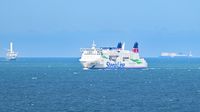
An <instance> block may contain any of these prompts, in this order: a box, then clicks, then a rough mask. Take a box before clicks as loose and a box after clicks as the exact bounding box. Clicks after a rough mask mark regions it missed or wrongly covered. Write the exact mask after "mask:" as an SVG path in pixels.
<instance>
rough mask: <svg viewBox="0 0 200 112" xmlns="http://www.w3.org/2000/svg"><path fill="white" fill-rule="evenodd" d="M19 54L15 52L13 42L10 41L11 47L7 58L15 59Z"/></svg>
mask: <svg viewBox="0 0 200 112" xmlns="http://www.w3.org/2000/svg"><path fill="white" fill-rule="evenodd" d="M17 54H18V53H16V52H14V50H13V43H12V42H10V48H9V49H8V51H7V54H6V55H7V59H9V60H15V59H16V58H17Z"/></svg>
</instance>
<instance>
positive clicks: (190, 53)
mask: <svg viewBox="0 0 200 112" xmlns="http://www.w3.org/2000/svg"><path fill="white" fill-rule="evenodd" d="M160 57H170V58H173V57H192V52H191V51H190V52H189V54H184V53H175V52H162V53H161V54H160Z"/></svg>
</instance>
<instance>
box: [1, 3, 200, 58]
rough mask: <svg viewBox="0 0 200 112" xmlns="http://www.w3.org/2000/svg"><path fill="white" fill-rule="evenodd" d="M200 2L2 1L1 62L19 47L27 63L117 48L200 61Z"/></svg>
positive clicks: (144, 54) (146, 55)
mask: <svg viewBox="0 0 200 112" xmlns="http://www.w3.org/2000/svg"><path fill="white" fill-rule="evenodd" d="M199 4H200V1H198V0H167V1H162V0H151V1H149V0H140V1H138V0H123V1H122V0H101V1H94V0H1V1H0V15H1V16H0V56H2V55H4V51H5V50H6V49H7V48H8V46H9V42H11V41H12V42H13V43H14V50H16V51H18V52H19V56H22V57H78V56H80V50H79V49H80V48H82V47H91V44H92V41H93V40H94V41H95V42H96V44H97V46H99V47H101V46H116V45H117V43H118V42H119V41H122V42H125V43H126V47H125V48H126V49H130V50H131V49H132V47H133V44H134V42H136V41H137V42H139V48H140V54H141V55H142V56H145V57H152V56H159V55H160V52H177V53H178V52H182V53H189V51H192V54H193V55H194V56H200V50H199V49H198V48H199V47H200V45H199V42H200V38H199V37H200V21H199V20H200V14H199V11H200V7H199Z"/></svg>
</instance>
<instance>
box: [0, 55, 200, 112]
mask: <svg viewBox="0 0 200 112" xmlns="http://www.w3.org/2000/svg"><path fill="white" fill-rule="evenodd" d="M147 60H148V63H149V68H148V69H127V70H86V71H84V70H82V67H81V65H80V63H79V62H78V59H77V58H21V59H18V60H16V61H12V62H8V61H6V60H4V59H0V112H199V111H200V58H194V59H159V58H149V59H147Z"/></svg>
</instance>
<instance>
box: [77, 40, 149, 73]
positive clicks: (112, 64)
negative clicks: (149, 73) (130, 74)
mask: <svg viewBox="0 0 200 112" xmlns="http://www.w3.org/2000/svg"><path fill="white" fill-rule="evenodd" d="M124 47H125V44H124V43H121V42H119V43H118V45H117V47H102V48H96V44H95V43H94V42H93V44H92V48H82V49H81V53H82V56H81V58H80V60H79V61H80V62H81V64H82V65H83V67H84V69H93V68H97V69H103V68H108V69H110V68H146V67H147V66H148V64H147V62H146V61H145V59H143V58H140V56H139V49H138V43H137V42H136V43H135V44H134V46H133V49H132V51H129V50H125V49H124Z"/></svg>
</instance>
